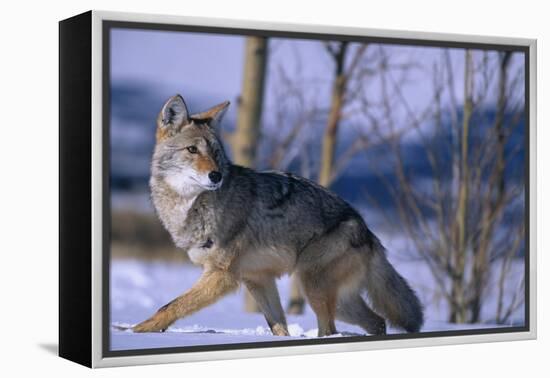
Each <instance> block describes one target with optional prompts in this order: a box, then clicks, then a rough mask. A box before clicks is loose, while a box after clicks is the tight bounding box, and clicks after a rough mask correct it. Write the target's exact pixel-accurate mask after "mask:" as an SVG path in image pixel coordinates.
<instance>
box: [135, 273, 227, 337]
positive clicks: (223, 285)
mask: <svg viewBox="0 0 550 378" xmlns="http://www.w3.org/2000/svg"><path fill="white" fill-rule="evenodd" d="M237 286H238V282H237V280H236V279H235V278H234V277H233V276H232V275H231V274H230V273H228V272H226V271H221V270H213V271H205V272H204V273H203V275H202V276H201V277H200V278H199V280H198V281H197V282H196V283H195V285H193V287H192V288H191V289H189V291H187V292H186V293H184V294H183V295H180V296H179V297H177V298H176V299H174V300H173V301H171V302H170V303H168V304H166V305H164V306H162V307H161V308H160V309H159V310H158V311H157V312H156V313H155V314H154V315H153V316H152V317H150V318H149V319H147V320H145V321H143V322H141V323H139V324H138V325H136V326H134V327H133V328H132V329H133V331H134V332H164V331H165V330H166V328H168V326H169V325H170V324H172V323H174V322H175V321H176V320H178V319H179V318H183V317H184V316H187V315H190V314H192V313H194V312H196V311H198V310H200V309H201V308H203V307H205V306H208V305H210V304H212V303H214V302H215V301H217V300H218V299H219V298H221V297H222V296H223V295H225V294H227V293H229V292H230V291H233V290H235V289H236V288H237Z"/></svg>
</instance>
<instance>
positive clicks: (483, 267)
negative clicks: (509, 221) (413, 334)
mask: <svg viewBox="0 0 550 378" xmlns="http://www.w3.org/2000/svg"><path fill="white" fill-rule="evenodd" d="M510 56H511V53H510V52H505V53H503V55H502V57H501V59H500V65H499V81H498V102H497V111H496V114H495V122H494V126H493V127H494V128H495V132H496V136H497V144H496V147H495V149H496V151H495V154H496V162H495V167H494V171H493V174H492V175H491V177H490V182H489V185H490V186H491V187H490V188H489V189H488V195H487V196H486V199H485V204H486V206H485V208H484V212H483V217H482V224H481V227H482V229H481V233H480V234H481V235H480V237H479V242H478V243H477V246H476V247H477V248H476V249H475V251H474V264H473V267H472V284H473V285H472V286H473V290H472V291H473V292H472V298H471V299H470V320H469V321H470V323H477V322H478V321H479V316H480V313H481V303H482V302H481V296H482V295H483V288H484V286H485V282H486V278H487V277H486V276H487V274H488V272H489V266H488V264H489V261H488V252H489V245H490V243H491V239H492V236H493V231H494V225H495V221H496V218H497V213H499V212H500V210H501V208H502V204H503V202H504V194H505V192H504V189H505V187H504V186H505V180H504V170H505V165H506V162H505V156H504V147H505V143H506V141H505V137H504V130H503V127H504V125H503V124H504V116H505V111H506V85H507V81H508V79H507V76H508V75H507V74H508V62H509V60H510ZM493 194H494V195H493Z"/></svg>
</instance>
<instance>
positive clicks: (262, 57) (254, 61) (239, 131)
mask: <svg viewBox="0 0 550 378" xmlns="http://www.w3.org/2000/svg"><path fill="white" fill-rule="evenodd" d="M266 63H267V39H266V38H263V37H248V38H247V39H246V47H245V63H244V73H243V84H242V93H241V97H240V102H239V112H238V115H237V128H236V130H235V134H234V135H233V136H232V140H231V142H232V147H233V160H234V162H235V163H236V164H239V165H242V166H245V167H252V168H253V167H254V166H255V165H256V150H257V146H258V139H259V136H260V119H261V116H262V103H263V94H264V83H265V73H266ZM245 310H246V311H248V312H259V308H258V305H257V304H256V301H255V300H254V298H253V297H252V296H251V295H250V293H249V292H248V291H246V294H245Z"/></svg>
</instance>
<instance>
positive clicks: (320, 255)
mask: <svg viewBox="0 0 550 378" xmlns="http://www.w3.org/2000/svg"><path fill="white" fill-rule="evenodd" d="M222 107H223V106H222ZM185 111H186V110H185ZM221 111H225V107H223V109H221ZM163 112H164V110H163ZM205 114H206V113H205ZM172 116H173V114H172ZM159 118H161V117H160V116H159ZM220 118H221V116H220V117H218V116H214V117H211V118H210V120H215V123H217V122H219V119H220ZM159 127H162V125H159ZM190 144H193V145H197V146H198V147H199V148H200V154H205V155H208V156H209V157H211V158H212V159H213V161H214V162H215V166H216V169H217V170H219V172H221V174H222V177H223V179H222V181H221V182H220V185H219V186H217V187H215V188H214V187H213V186H209V184H208V182H206V181H205V182H201V184H200V185H199V184H195V181H196V180H191V181H189V180H187V179H186V177H185V175H184V174H183V173H182V172H191V174H195V170H193V169H194V168H193V167H194V165H193V164H196V163H195V161H196V160H194V159H197V155H196V154H190V153H189V152H188V151H187V150H185V148H186V147H187V146H188V145H190ZM203 176H204V175H203ZM203 176H200V180H203V178H202V177H203ZM197 180H198V179H197ZM200 180H198V181H200ZM198 181H197V182H198ZM187 183H190V184H187ZM151 192H152V199H153V203H154V205H155V208H156V210H157V213H158V215H159V217H160V219H161V221H162V223H163V224H164V226H165V227H166V229H167V230H168V231H169V233H170V234H171V236H172V238H173V240H174V242H175V244H176V245H178V246H179V247H180V248H183V249H185V250H187V251H188V254H189V255H190V257H191V259H192V260H193V262H195V263H197V264H200V265H203V266H204V268H205V269H206V270H216V269H223V270H226V271H228V272H230V274H231V275H232V276H234V277H236V279H237V280H239V281H240V282H244V283H245V284H246V285H247V286H248V287H249V288H250V289H252V291H253V293H254V294H255V297H256V299H257V300H258V301H259V302H260V305H261V307H263V308H264V309H265V311H264V313H265V314H266V319H267V320H268V323H270V326H271V325H272V323H273V322H277V323H279V324H281V325H282V326H283V328H284V329H286V321H285V320H284V314H283V313H282V309H281V307H280V302H279V300H278V294H277V295H275V294H276V288H275V289H273V281H272V280H273V279H274V278H275V277H277V276H279V275H281V274H285V273H290V272H292V271H296V272H297V273H298V274H299V276H300V277H301V279H302V283H303V286H304V290H305V292H306V295H307V297H308V299H309V302H310V304H312V307H313V308H314V310H316V313H317V315H318V319H319V322H320V323H319V324H320V326H319V327H320V328H319V329H320V331H319V332H320V335H321V334H330V333H334V331H335V329H334V326H333V325H330V324H329V323H330V322H329V323H327V324H329V325H326V324H325V323H323V319H321V318H322V315H320V313H321V312H322V308H323V305H324V303H325V301H326V303H327V306H328V303H329V302H330V301H331V300H332V299H331V298H332V297H331V296H330V293H333V294H334V295H336V296H337V297H338V309H337V316H339V318H341V319H343V320H345V321H349V322H351V323H354V324H358V325H360V326H362V327H363V328H365V329H366V330H367V331H368V332H371V333H384V332H385V326H384V324H383V323H384V321H383V319H382V318H380V316H379V315H381V316H383V317H385V318H387V319H388V320H389V321H390V322H391V323H392V324H394V325H396V326H399V327H401V328H404V329H405V330H407V331H409V332H416V331H418V330H419V329H420V327H421V325H422V322H423V315H422V307H421V305H420V302H419V301H418V298H417V297H416V295H415V293H414V292H413V290H412V289H411V288H410V287H409V286H408V284H407V283H406V281H405V280H404V279H403V278H402V277H401V276H400V275H399V274H398V273H397V272H396V271H395V269H394V268H393V267H392V266H391V265H390V263H389V262H388V261H387V259H386V257H385V255H384V250H383V247H382V246H381V244H380V242H379V241H378V239H377V238H376V236H374V234H373V233H372V232H371V231H370V230H369V229H368V227H367V225H366V224H365V222H364V221H363V219H362V218H361V216H360V215H359V214H358V213H357V212H356V211H355V210H354V209H353V208H352V207H351V206H350V205H349V204H348V203H347V202H345V201H344V200H343V199H341V198H340V197H338V196H337V195H336V194H334V193H332V192H331V191H329V190H327V189H326V188H324V187H322V186H320V185H318V184H316V183H315V182H312V181H310V180H307V179H305V178H302V177H298V176H295V175H293V174H290V173H283V172H257V171H254V170H252V169H248V168H244V167H241V166H238V165H234V164H232V163H231V162H230V161H229V159H228V158H227V156H226V154H225V151H224V149H223V145H222V144H221V142H220V139H219V138H218V136H217V132H216V130H215V129H214V128H213V127H212V125H211V123H210V122H209V119H207V120H206V121H205V120H204V119H203V118H201V117H196V118H195V119H194V118H193V116H191V117H190V118H189V120H188V121H187V124H183V125H180V126H179V129H178V132H177V133H176V134H175V135H171V136H170V137H169V138H167V139H166V140H161V141H158V142H157V146H156V148H155V152H154V156H153V161H152V166H151ZM364 289H366V290H367V291H368V295H369V298H370V299H371V301H372V304H373V306H374V309H375V311H376V312H377V313H378V314H379V315H377V314H376V313H375V312H373V311H372V310H371V309H370V308H369V307H368V306H367V305H366V303H365V302H364V301H363V300H362V299H361V297H360V293H361V291H362V290H364ZM273 290H275V294H272V293H273ZM269 293H271V294H269ZM319 293H329V294H327V296H328V297H327V298H325V297H323V296H322V295H320V294H319ZM268 294H269V295H268ZM329 297H330V298H329ZM317 309H319V311H317ZM322 323H323V324H322ZM272 329H273V327H272ZM282 334H284V332H282Z"/></svg>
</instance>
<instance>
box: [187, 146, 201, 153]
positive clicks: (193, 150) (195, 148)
mask: <svg viewBox="0 0 550 378" xmlns="http://www.w3.org/2000/svg"><path fill="white" fill-rule="evenodd" d="M187 151H189V152H191V153H192V154H196V153H197V152H199V149H198V148H197V147H195V146H189V147H187Z"/></svg>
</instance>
